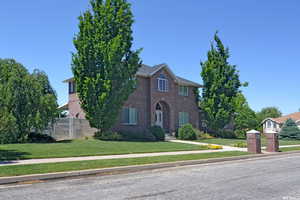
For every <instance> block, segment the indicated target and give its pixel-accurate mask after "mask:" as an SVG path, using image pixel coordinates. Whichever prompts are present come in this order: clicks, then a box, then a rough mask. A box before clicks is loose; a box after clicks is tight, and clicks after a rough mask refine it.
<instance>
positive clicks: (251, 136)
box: [247, 130, 261, 153]
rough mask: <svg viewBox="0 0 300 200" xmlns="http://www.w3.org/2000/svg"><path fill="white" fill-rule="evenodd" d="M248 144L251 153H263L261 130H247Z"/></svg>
mask: <svg viewBox="0 0 300 200" xmlns="http://www.w3.org/2000/svg"><path fill="white" fill-rule="evenodd" d="M247 145H248V152H249V153H261V141H260V132H258V131H256V130H252V131H249V132H247Z"/></svg>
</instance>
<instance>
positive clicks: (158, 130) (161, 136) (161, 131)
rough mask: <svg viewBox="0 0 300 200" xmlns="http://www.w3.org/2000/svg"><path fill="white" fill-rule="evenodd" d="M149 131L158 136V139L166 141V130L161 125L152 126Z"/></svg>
mask: <svg viewBox="0 0 300 200" xmlns="http://www.w3.org/2000/svg"><path fill="white" fill-rule="evenodd" d="M149 132H150V133H151V134H152V135H153V136H154V137H155V138H156V140H157V141H165V131H164V129H163V128H161V127H160V126H151V127H150V128H149Z"/></svg>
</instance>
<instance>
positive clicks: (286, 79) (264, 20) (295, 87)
mask: <svg viewBox="0 0 300 200" xmlns="http://www.w3.org/2000/svg"><path fill="white" fill-rule="evenodd" d="M130 2H131V3H132V8H133V13H134V15H135V21H136V22H135V24H134V27H133V30H134V38H135V40H134V48H140V47H142V48H144V50H143V52H142V54H141V58H142V59H143V62H144V63H145V64H148V65H155V64H160V63H167V64H168V65H169V66H170V67H171V69H172V70H173V71H174V72H175V73H176V74H177V75H179V76H182V77H185V78H188V79H191V80H193V81H196V82H199V83H201V82H202V81H201V78H200V70H201V69H200V65H199V63H200V61H204V60H205V59H206V53H207V51H208V50H209V47H210V42H211V40H212V38H213V34H214V32H215V31H216V30H219V36H220V37H221V39H222V41H223V42H224V43H225V45H226V46H228V47H229V48H230V52H231V58H230V62H231V63H232V64H236V65H237V66H238V69H239V70H240V75H241V80H242V81H248V82H249V83H250V84H249V86H248V87H247V88H244V89H243V91H244V94H245V95H246V97H247V99H248V101H249V104H250V106H251V107H252V108H253V109H254V110H256V111H257V110H260V109H261V108H262V107H265V106H277V107H279V108H280V109H281V110H282V111H283V112H284V113H291V112H295V111H298V110H299V108H300V101H299V99H300V92H299V79H300V77H299V75H300V66H299V61H300V60H299V58H300V51H299V48H300V40H299V37H300V20H299V19H300V1H298V0H287V1H274V0H264V1H261V0H244V1H240V0H226V1H219V0H205V1H204V0H203V1H199V0H185V1H183V0H182V1H175V0H130ZM88 7H89V1H88V0H76V1H74V0H27V1H20V0H9V1H3V2H1V7H0V27H1V28H0V30H1V31H0V57H1V58H14V59H16V60H17V61H19V62H21V63H23V64H24V65H25V66H26V67H27V68H28V69H29V70H30V71H32V70H33V69H34V68H39V69H42V70H44V71H45V72H46V73H47V74H48V76H49V78H50V81H51V83H52V85H53V87H54V88H55V89H56V91H57V94H58V99H59V103H60V104H62V103H64V102H67V98H68V94H67V86H66V85H65V84H64V83H62V81H63V80H64V79H66V78H69V77H71V76H72V73H71V67H70V63H71V52H72V51H74V47H73V44H72V38H73V36H74V34H75V33H76V32H77V31H78V28H77V24H78V20H77V17H78V15H79V14H80V13H81V12H83V11H84V10H85V9H87V8H88Z"/></svg>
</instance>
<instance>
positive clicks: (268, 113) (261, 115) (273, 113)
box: [256, 107, 282, 123]
mask: <svg viewBox="0 0 300 200" xmlns="http://www.w3.org/2000/svg"><path fill="white" fill-rule="evenodd" d="M256 115H257V120H258V121H259V122H260V123H261V122H262V121H263V120H265V119H267V118H278V117H281V116H282V113H281V111H280V110H279V109H278V108H276V107H266V108H263V109H262V110H261V111H260V112H258V113H256Z"/></svg>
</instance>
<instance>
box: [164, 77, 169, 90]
mask: <svg viewBox="0 0 300 200" xmlns="http://www.w3.org/2000/svg"><path fill="white" fill-rule="evenodd" d="M165 84H166V87H165V89H166V91H169V81H168V79H166V83H165Z"/></svg>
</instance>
